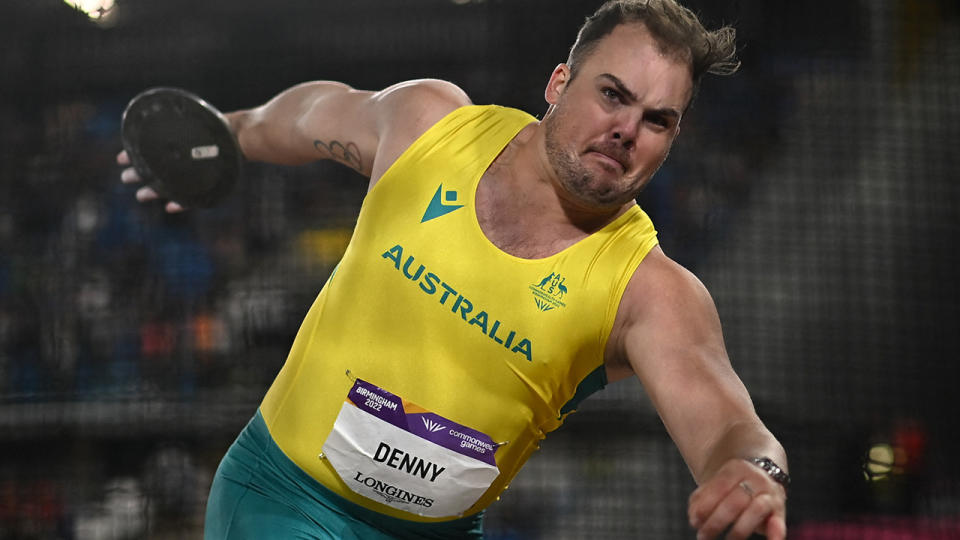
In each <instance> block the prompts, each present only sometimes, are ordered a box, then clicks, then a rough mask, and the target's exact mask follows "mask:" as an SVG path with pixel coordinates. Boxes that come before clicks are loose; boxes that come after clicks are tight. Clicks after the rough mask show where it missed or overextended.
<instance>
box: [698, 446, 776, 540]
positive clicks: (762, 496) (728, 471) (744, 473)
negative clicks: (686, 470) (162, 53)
mask: <svg viewBox="0 0 960 540" xmlns="http://www.w3.org/2000/svg"><path fill="white" fill-rule="evenodd" d="M687 515H688V517H689V518H690V525H691V526H693V528H694V529H696V530H697V540H707V539H713V538H716V537H717V536H718V535H720V534H721V533H723V532H724V531H727V530H728V529H729V532H728V533H727V536H726V538H727V539H728V540H745V539H746V538H748V537H749V536H750V535H751V534H753V533H757V534H762V535H764V536H766V537H767V538H768V539H769V540H784V539H785V538H786V536H787V523H786V519H787V492H786V490H785V489H784V488H783V486H781V485H780V484H778V483H777V482H775V481H774V480H773V479H772V478H771V477H770V476H769V475H767V473H766V472H765V471H764V470H762V469H760V468H759V467H757V466H756V465H754V464H752V463H750V462H748V461H746V460H744V459H731V460H730V461H728V462H727V463H725V464H724V465H723V466H722V467H721V468H720V470H719V471H717V473H716V474H715V475H713V477H711V478H710V480H708V481H706V482H704V483H703V484H702V485H701V486H700V487H699V488H697V489H696V491H694V492H693V494H691V495H690V501H689V506H688V509H687Z"/></svg>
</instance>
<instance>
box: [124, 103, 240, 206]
mask: <svg viewBox="0 0 960 540" xmlns="http://www.w3.org/2000/svg"><path fill="white" fill-rule="evenodd" d="M121 138H122V139H123V147H124V149H125V150H126V151H127V154H128V155H129V156H130V162H131V164H132V165H133V168H134V169H135V170H136V171H137V174H139V175H140V177H141V178H142V179H143V181H144V182H145V183H146V185H148V186H150V187H151V188H152V189H153V190H154V191H156V192H157V194H158V195H159V196H160V197H162V198H164V199H169V200H172V201H176V202H177V203H180V204H181V205H183V206H185V207H211V206H214V205H215V204H217V203H218V202H220V201H221V200H222V199H223V198H224V197H226V196H227V194H229V193H230V190H231V188H232V187H233V185H234V184H235V183H236V182H237V180H238V179H239V178H240V174H241V172H242V168H243V153H242V152H241V150H240V145H239V143H238V142H237V138H236V137H235V136H234V134H233V132H232V131H230V127H229V124H228V123H227V119H226V118H225V117H224V116H223V114H221V113H220V111H218V110H217V109H216V108H214V107H213V106H212V105H210V104H209V103H207V102H206V101H204V100H203V99H201V98H199V97H197V96H196V95H194V94H191V93H190V92H187V91H186V90H181V89H179V88H151V89H149V90H146V91H144V92H142V93H140V94H139V95H137V96H136V97H134V98H133V99H132V100H130V103H129V104H128V105H127V108H126V110H124V112H123V121H122V122H121Z"/></svg>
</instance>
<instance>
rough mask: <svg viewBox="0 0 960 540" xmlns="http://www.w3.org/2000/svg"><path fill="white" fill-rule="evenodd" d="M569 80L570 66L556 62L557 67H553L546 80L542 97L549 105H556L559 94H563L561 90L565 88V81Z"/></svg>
mask: <svg viewBox="0 0 960 540" xmlns="http://www.w3.org/2000/svg"><path fill="white" fill-rule="evenodd" d="M569 82H570V66H568V65H566V64H558V65H557V67H555V68H553V73H551V74H550V80H549V81H548V82H547V88H546V90H544V92H543V98H544V99H545V100H547V103H549V104H550V105H556V104H557V102H558V101H560V96H561V95H563V91H564V90H565V89H566V88H567V83H569Z"/></svg>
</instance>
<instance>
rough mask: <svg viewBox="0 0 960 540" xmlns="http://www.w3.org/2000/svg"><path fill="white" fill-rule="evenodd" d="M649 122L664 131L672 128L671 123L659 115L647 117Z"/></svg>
mask: <svg viewBox="0 0 960 540" xmlns="http://www.w3.org/2000/svg"><path fill="white" fill-rule="evenodd" d="M647 122H650V123H651V124H653V125H655V126H657V127H659V128H663V129H666V128H668V127H670V121H669V120H667V118H666V117H664V116H661V115H659V114H651V115H649V116H647Z"/></svg>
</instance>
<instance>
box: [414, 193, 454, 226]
mask: <svg viewBox="0 0 960 540" xmlns="http://www.w3.org/2000/svg"><path fill="white" fill-rule="evenodd" d="M444 200H446V203H445V202H444ZM452 202H457V192H456V191H453V190H449V191H447V192H446V193H444V191H443V184H440V186H439V187H437V192H436V193H434V194H433V198H432V199H430V204H429V205H428V206H427V211H426V212H424V213H423V219H421V220H420V223H426V222H428V221H430V220H431V219H436V218H438V217H440V216H445V215H447V214H449V213H450V212H453V211H454V210H457V209H460V208H463V205H462V204H447V203H452Z"/></svg>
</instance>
